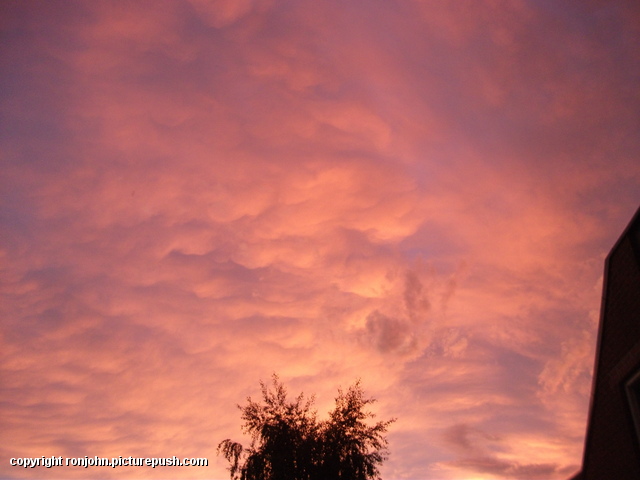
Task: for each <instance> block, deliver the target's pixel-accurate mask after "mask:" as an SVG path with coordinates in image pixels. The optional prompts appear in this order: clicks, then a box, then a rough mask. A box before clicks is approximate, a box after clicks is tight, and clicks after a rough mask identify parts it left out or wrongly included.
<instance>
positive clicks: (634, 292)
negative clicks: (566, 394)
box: [571, 209, 640, 480]
mask: <svg viewBox="0 0 640 480" xmlns="http://www.w3.org/2000/svg"><path fill="white" fill-rule="evenodd" d="M609 479H616V480H639V479H640V209H639V210H638V211H637V212H636V214H635V216H634V217H633V219H632V220H631V223H630V224H629V226H628V227H627V228H626V229H625V231H624V233H623V234H622V236H621V237H620V239H619V240H618V241H617V242H616V244H615V245H614V246H613V248H612V249H611V252H610V253H609V255H608V256H607V260H606V262H605V272H604V285H603V292H602V307H601V311H600V327H599V332H598V346H597V353H596V361H595V368H594V372H593V384H592V393H591V405H590V409H589V420H588V423H587V434H586V439H585V446H584V454H583V459H582V470H581V471H580V472H579V473H577V474H576V475H575V476H574V477H572V479H571V480H609Z"/></svg>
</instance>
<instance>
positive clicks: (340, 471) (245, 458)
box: [218, 374, 395, 480]
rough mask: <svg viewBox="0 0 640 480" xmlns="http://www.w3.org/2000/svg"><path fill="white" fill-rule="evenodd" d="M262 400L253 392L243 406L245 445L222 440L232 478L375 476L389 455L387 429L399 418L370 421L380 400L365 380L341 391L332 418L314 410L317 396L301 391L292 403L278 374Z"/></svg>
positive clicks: (364, 479)
mask: <svg viewBox="0 0 640 480" xmlns="http://www.w3.org/2000/svg"><path fill="white" fill-rule="evenodd" d="M260 386H261V390H262V403H258V402H254V401H253V400H252V399H251V397H249V398H248V399H247V405H245V406H240V405H238V408H240V410H241V411H242V416H241V418H242V420H243V421H244V424H243V426H242V429H243V431H244V432H245V433H247V434H248V435H249V436H250V437H251V444H250V446H249V447H248V448H244V447H243V446H242V445H241V444H240V443H238V442H234V441H232V440H230V439H226V440H223V441H222V442H220V444H219V445H218V454H220V453H221V454H222V455H223V456H224V457H225V458H226V459H227V461H229V463H230V466H229V472H230V476H231V479H232V480H340V479H349V480H371V479H379V478H380V476H379V470H378V466H379V465H380V464H382V462H383V461H384V460H385V459H386V456H385V454H386V452H387V448H386V447H387V440H386V438H385V437H384V433H385V432H386V431H387V428H388V426H389V425H390V424H391V423H393V422H394V421H395V419H391V420H387V421H383V422H377V423H376V424H375V425H373V426H370V425H368V424H367V423H366V420H367V419H368V418H373V417H374V416H375V415H374V414H373V413H371V412H368V411H365V408H366V406H367V405H368V404H370V403H373V402H374V401H375V400H374V399H370V398H364V392H363V390H362V388H361V386H360V382H359V381H358V382H356V383H355V384H354V385H352V386H351V387H349V389H348V390H347V392H346V393H345V392H343V391H342V390H338V396H337V397H336V399H335V400H336V406H335V408H334V410H333V411H331V412H330V413H329V419H328V420H325V421H322V422H318V420H317V418H316V412H315V411H314V410H312V409H311V407H312V405H313V401H314V398H313V397H311V398H310V399H307V400H305V398H304V395H303V394H302V393H301V394H300V395H298V397H296V399H295V400H294V401H292V402H289V401H287V391H286V389H285V387H284V385H283V384H282V383H280V381H279V379H278V376H277V375H275V374H274V375H273V379H272V387H273V389H270V388H269V387H268V386H267V385H266V384H265V383H264V382H260Z"/></svg>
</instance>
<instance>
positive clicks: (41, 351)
mask: <svg viewBox="0 0 640 480" xmlns="http://www.w3.org/2000/svg"><path fill="white" fill-rule="evenodd" d="M3 10H4V12H3V13H4V14H3V15H2V18H3V20H2V23H1V24H0V25H1V26H0V28H1V31H0V33H1V35H2V40H3V41H2V42H0V45H1V46H0V62H2V69H1V71H2V74H1V75H0V81H1V82H2V88H0V101H1V105H0V108H1V114H2V123H3V126H4V128H2V129H0V151H1V152H2V153H1V156H0V162H2V171H3V176H2V180H0V182H1V183H0V189H1V192H2V195H1V203H0V222H2V232H3V235H2V239H1V240H0V258H1V259H2V260H1V261H0V265H1V267H0V268H1V274H0V275H1V280H2V284H1V286H0V294H1V295H2V301H1V302H0V314H1V315H2V319H3V321H2V327H1V328H0V342H1V344H2V348H0V352H1V353H0V358H1V360H0V362H1V371H2V373H1V374H2V382H0V385H1V387H0V388H2V398H3V404H2V406H1V407H0V408H1V409H2V415H0V418H2V420H1V422H2V431H3V432H4V433H5V435H6V436H7V437H8V438H11V439H12V442H11V445H6V446H3V447H2V448H0V450H1V452H0V456H2V458H4V459H8V458H11V457H18V456H20V457H24V456H32V457H38V456H42V455H56V456H57V455H63V456H69V457H73V456H76V457H77V456H84V455H89V456H93V455H100V456H103V455H104V456H108V457H113V456H118V455H138V456H144V457H147V456H171V455H174V454H175V455H178V456H198V457H209V459H210V461H211V466H210V467H209V468H208V469H197V470H189V469H186V470H185V469H184V468H182V469H177V468H176V469H169V470H167V469H164V470H163V469H154V470H149V469H139V468H134V467H131V468H126V469H125V468H122V469H111V470H109V471H107V470H91V469H87V470H85V469H81V470H64V472H63V474H62V475H63V476H65V477H77V478H86V477H87V476H92V475H93V476H98V477H100V478H105V477H113V478H123V477H126V478H136V477H142V478H149V477H154V476H155V477H157V478H166V476H167V475H169V476H172V477H176V478H180V477H182V478H194V477H202V478H212V477H213V478H220V479H221V478H226V476H227V472H226V471H225V465H224V462H223V461H222V460H220V459H219V458H216V456H215V447H216V445H217V443H218V442H219V440H220V439H223V438H239V437H240V435H241V432H240V430H239V425H240V419H239V415H238V412H237V410H236V409H235V408H234V406H235V405H236V404H237V403H241V402H242V401H243V399H245V398H246V397H247V396H248V395H254V396H255V395H256V394H257V390H258V381H259V380H260V379H267V378H269V376H270V375H271V374H272V373H273V372H277V373H279V374H280V376H281V378H282V379H283V381H284V382H285V383H286V384H287V385H288V386H289V389H290V392H291V393H292V394H296V393H298V392H299V391H304V392H305V393H307V394H313V393H315V394H316V395H317V399H318V400H317V406H318V411H319V415H322V414H324V413H325V412H326V411H328V410H329V408H330V407H331V402H332V399H333V397H334V396H335V393H336V389H337V388H338V387H343V388H346V387H347V386H348V385H349V384H351V383H352V382H353V381H354V380H355V379H357V378H361V380H362V384H363V387H364V388H365V391H366V392H367V394H370V395H372V396H374V397H376V398H378V400H379V402H378V403H376V404H375V408H376V411H377V413H378V414H379V415H380V417H382V418H389V417H397V418H398V421H397V422H396V423H394V425H393V428H392V429H391V432H390V434H389V439H390V447H391V457H390V458H389V460H388V461H387V462H386V463H385V465H384V467H383V477H384V478H388V479H398V480H399V479H410V478H436V479H438V480H440V479H442V480H453V479H460V478H469V477H470V476H477V477H480V478H505V479H508V478H531V479H535V478H555V479H563V478H566V477H568V476H569V475H570V474H571V473H573V470H575V469H576V468H577V467H576V466H577V465H578V463H579V462H580V458H581V452H582V442H583V436H584V423H585V421H586V413H587V412H586V410H587V404H588V394H589V388H590V374H591V368H592V364H593V354H594V348H595V345H594V343H595V331H596V324H597V318H598V304H599V300H600V289H601V277H602V269H603V261H604V257H605V255H606V253H607V251H608V249H609V248H610V247H611V245H612V244H613V241H614V240H615V238H616V237H617V235H618V233H619V232H620V231H621V230H622V228H623V227H624V225H625V224H626V222H627V221H628V219H629V218H630V216H631V214H632V212H633V211H634V209H635V208H636V207H637V204H638V195H637V192H638V184H639V183H640V170H639V169H638V166H637V156H638V150H639V148H640V146H639V145H638V141H637V135H636V133H637V127H638V121H637V115H636V112H637V110H638V99H637V95H636V93H635V92H636V84H635V78H637V73H638V70H639V69H640V61H639V58H638V53H637V48H635V46H636V45H637V38H638V34H639V32H638V29H637V26H636V23H637V22H635V19H637V18H638V10H637V8H635V7H631V6H625V5H616V6H599V5H595V4H594V5H591V4H584V5H580V6H567V5H561V6H558V5H551V6H544V5H538V4H533V3H531V2H526V1H525V2H517V3H514V2H503V3H500V2H498V3H495V4H490V5H489V4H480V3H479V4H473V5H467V6H465V8H464V9H460V7H459V6H456V4H455V3H450V4H446V3H444V4H441V3H436V2H432V3H429V2H412V1H407V2H400V3H398V4H397V5H393V6H391V5H390V4H387V3H383V2H381V3H371V2H366V5H365V4H364V3H362V2H349V3H347V4H345V2H333V1H328V2H306V1H303V2H273V1H215V2H207V1H201V0H193V1H184V2H182V1H180V2H175V1H171V2H162V1H161V2H150V3H149V2H145V1H139V2H134V3H130V4H127V5H124V4H122V5H112V4H109V3H101V2H98V3H86V2H80V3H73V2H72V3H66V4H64V5H60V4H57V3H53V4H52V3H51V2H35V3H33V2H29V3H28V4H26V3H24V2H7V3H6V4H5V5H4V6H3ZM7 465H8V463H7V462H6V461H4V460H3V463H2V467H0V470H1V471H2V475H3V476H6V477H8V478H35V477H38V478H40V477H42V476H43V474H42V471H41V470H25V469H16V468H15V467H8V466H7ZM51 472H52V473H51V476H52V478H57V476H59V475H60V472H61V471H53V470H52V471H51ZM45 473H47V472H45Z"/></svg>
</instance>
